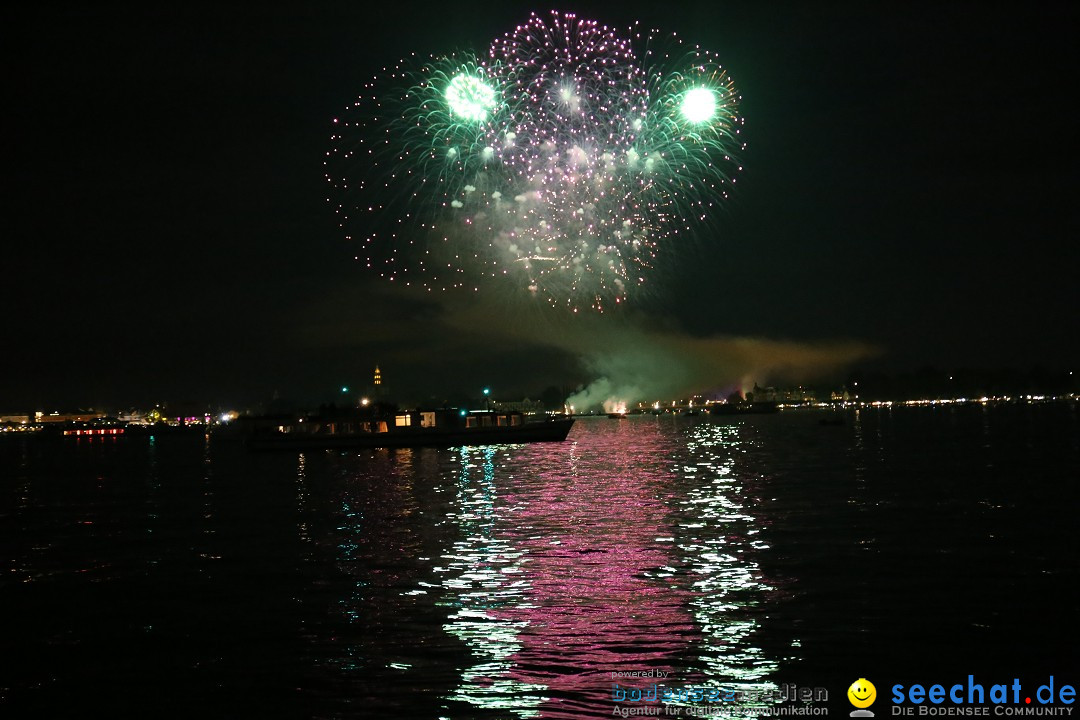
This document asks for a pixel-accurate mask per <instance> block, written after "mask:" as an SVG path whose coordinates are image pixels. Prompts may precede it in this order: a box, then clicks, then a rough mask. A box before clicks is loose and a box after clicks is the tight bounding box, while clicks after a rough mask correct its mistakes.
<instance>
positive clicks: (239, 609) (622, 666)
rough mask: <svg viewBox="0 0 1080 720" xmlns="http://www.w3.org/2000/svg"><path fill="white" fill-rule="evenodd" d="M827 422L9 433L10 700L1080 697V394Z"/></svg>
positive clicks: (445, 705) (609, 710) (180, 703)
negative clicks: (375, 435) (511, 438)
mask: <svg viewBox="0 0 1080 720" xmlns="http://www.w3.org/2000/svg"><path fill="white" fill-rule="evenodd" d="M823 417H827V416H826V415H824V414H821V413H819V412H813V411H785V412H782V413H780V414H778V415H772V416H748V417H741V418H731V419H722V418H710V417H704V418H693V417H675V416H657V417H654V416H641V417H631V418H629V419H626V420H610V419H607V418H596V419H582V420H579V421H578V422H577V423H576V424H575V426H574V429H573V430H572V431H571V434H570V437H569V438H568V440H567V441H566V442H564V443H551V444H548V443H544V444H533V445H516V446H509V445H508V446H491V447H477V448H451V449H414V450H408V449H405V450H366V451H359V452H356V451H354V452H341V451H333V452H330V451H317V452H303V453H285V454H256V453H249V452H248V451H247V450H246V449H245V448H244V447H242V446H241V445H240V444H238V443H236V442H235V441H232V440H227V439H224V438H219V437H209V438H207V437H203V436H197V437H190V436H189V437H176V436H159V437H156V438H150V439H146V438H144V439H135V438H129V439H115V440H106V441H102V440H89V441H88V440H85V439H84V440H78V441H72V442H62V441H59V440H54V441H45V440H22V439H6V438H5V439H3V441H2V442H0V478H2V487H0V521H2V527H3V531H2V532H3V536H4V540H3V548H4V550H3V553H2V557H3V559H4V562H5V565H4V567H3V575H2V577H0V598H2V599H0V602H2V606H0V610H2V612H3V617H4V620H5V622H4V625H5V630H4V633H3V640H2V644H3V650H4V651H3V657H4V665H5V666H6V667H5V669H4V670H3V672H2V674H0V712H3V713H5V716H11V715H12V714H17V715H20V716H23V715H30V714H34V715H37V714H42V715H50V716H54V715H76V714H85V713H87V712H90V711H94V712H93V714H105V713H112V714H117V715H136V714H138V715H147V716H158V715H195V716H210V717H251V716H260V715H261V716H275V717H277V716H282V717H371V718H433V719H434V718H448V719H449V718H453V719H465V718H518V717H522V718H525V717H543V718H584V717H612V716H613V711H618V710H619V709H620V708H637V709H640V708H644V707H645V704H644V703H643V702H638V703H636V704H635V703H633V702H626V701H623V699H622V698H620V697H619V695H618V693H619V692H620V691H622V692H624V693H633V692H634V691H635V690H636V691H637V692H639V693H644V694H645V695H646V696H647V695H648V693H649V692H650V691H653V692H655V688H654V686H657V685H659V686H662V687H661V691H662V690H663V687H667V688H668V689H669V690H670V689H672V688H675V689H676V690H678V689H680V688H681V689H683V690H685V689H686V688H713V689H716V688H723V689H725V692H726V691H738V692H740V693H743V695H741V696H740V697H742V698H743V700H745V699H746V698H751V700H749V701H745V702H742V703H741V704H739V705H737V706H736V705H733V704H732V703H728V704H727V706H726V708H728V709H732V713H733V714H732V715H728V716H734V717H757V716H759V715H761V714H764V713H765V712H768V711H769V709H770V708H775V707H778V706H781V705H784V706H787V705H786V704H785V703H782V702H781V700H778V699H776V698H775V697H772V699H770V697H771V696H770V693H774V692H775V691H777V690H778V689H781V688H784V687H790V684H792V683H795V684H797V685H798V686H800V687H805V688H823V689H826V690H827V692H828V694H829V700H828V701H827V702H818V703H817V704H816V705H815V706H816V707H820V708H826V709H829V710H831V714H832V715H833V716H836V717H846V716H847V713H848V711H850V710H852V707H851V705H850V704H848V702H847V700H846V696H845V692H846V690H847V687H848V685H849V684H850V683H852V682H853V681H854V680H856V679H857V678H868V679H871V680H873V682H874V683H875V684H876V685H877V688H878V693H879V696H878V697H879V699H878V701H877V705H875V707H874V709H875V710H877V711H878V712H877V714H878V717H882V716H885V715H888V714H889V707H888V705H887V703H888V695H889V688H890V687H891V686H892V685H893V684H895V683H902V684H905V685H909V684H911V683H923V684H925V685H927V686H929V685H931V684H934V683H943V684H945V685H946V687H947V686H948V685H949V684H951V683H953V682H961V681H966V680H967V677H968V675H970V674H974V675H975V676H976V677H977V678H978V679H979V680H981V681H983V682H985V684H986V685H987V689H989V686H990V684H992V683H996V682H1001V683H1009V682H1011V681H1012V679H1013V678H1018V679H1019V680H1020V681H1021V682H1022V683H1024V688H1025V690H1027V689H1028V688H1029V687H1030V689H1031V690H1032V691H1033V690H1034V688H1035V686H1037V685H1039V684H1041V683H1044V682H1045V681H1046V678H1048V677H1049V676H1050V675H1054V676H1055V678H1056V679H1057V682H1058V684H1059V685H1060V684H1061V683H1063V682H1071V683H1072V684H1073V685H1076V684H1080V682H1078V681H1080V662H1078V653H1077V640H1078V637H1080V633H1078V632H1077V629H1076V625H1077V623H1078V620H1080V612H1078V610H1080V593H1078V588H1080V582H1078V580H1080V563H1078V561H1077V550H1078V547H1080V544H1078V543H1077V539H1076V538H1077V521H1076V518H1077V511H1078V509H1080V503H1078V500H1080V490H1078V481H1080V413H1078V410H1077V406H1076V405H1075V404H1069V403H1048V404H1032V405H1028V404H1020V405H988V406H981V405H974V406H948V407H933V408H893V409H874V410H861V411H858V412H854V411H848V412H847V414H846V415H845V416H844V417H845V423H844V424H843V425H839V426H835V425H828V426H826V425H821V424H820V423H819V420H820V419H821V418H823ZM829 417H831V416H829ZM613 673H652V674H653V676H652V677H650V676H648V675H646V676H644V677H635V676H626V675H620V676H618V677H615V676H613ZM661 674H662V675H661ZM657 676H660V677H657ZM616 685H617V686H616ZM627 697H629V696H627ZM755 698H756V699H755ZM699 706H701V703H695V702H692V701H690V700H686V701H685V702H683V701H679V702H674V701H673V702H670V703H668V704H667V705H665V704H656V703H654V704H651V705H649V707H650V708H658V709H661V708H664V707H667V708H671V710H669V711H668V712H669V713H674V712H678V713H679V714H681V715H683V716H689V715H692V714H694V713H695V712H696V708H698V707H699ZM660 711H661V712H663V710H662V709H661V710H660Z"/></svg>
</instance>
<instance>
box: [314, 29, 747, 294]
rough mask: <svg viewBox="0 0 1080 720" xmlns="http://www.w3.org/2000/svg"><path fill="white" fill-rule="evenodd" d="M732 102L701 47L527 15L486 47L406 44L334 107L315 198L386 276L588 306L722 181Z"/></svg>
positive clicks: (637, 267) (642, 277) (735, 145)
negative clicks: (453, 50) (350, 101)
mask: <svg viewBox="0 0 1080 720" xmlns="http://www.w3.org/2000/svg"><path fill="white" fill-rule="evenodd" d="M661 47H663V48H667V49H666V50H659V49H657V48H661ZM738 100H739V97H738V95H737V93H736V91H735V89H734V86H733V84H732V82H731V80H730V79H729V78H728V76H727V74H726V72H725V71H724V69H723V68H722V67H721V66H720V64H719V63H718V62H717V61H716V59H715V57H714V56H713V55H712V54H711V53H709V52H708V51H705V50H702V49H700V48H693V49H687V48H685V47H684V46H683V44H682V43H681V41H679V40H677V39H675V38H667V39H658V36H657V35H656V34H655V33H645V34H643V33H641V32H640V31H638V30H637V29H631V30H629V31H627V32H622V33H620V32H618V31H616V30H613V29H611V28H608V27H606V26H602V25H599V24H598V23H597V22H595V21H592V20H585V19H579V18H578V17H576V16H575V15H573V14H561V13H558V12H552V13H551V14H550V15H549V16H547V17H541V16H539V15H535V14H534V15H532V16H531V17H530V18H529V20H528V21H527V22H526V23H525V24H523V25H521V26H519V27H517V28H516V29H515V30H514V31H512V32H509V33H507V34H506V35H504V36H503V37H501V38H498V39H496V40H495V41H494V42H493V43H492V44H491V46H490V48H489V49H488V51H487V54H486V55H485V56H477V55H471V54H455V55H449V56H445V57H431V58H428V59H426V60H419V59H417V58H415V57H413V58H410V59H409V60H407V61H403V62H402V63H401V64H399V65H398V66H397V67H395V68H392V69H386V70H385V71H384V72H383V73H382V74H380V75H379V76H377V77H376V78H375V79H374V80H373V81H372V82H370V83H368V84H367V85H366V86H365V88H364V93H363V94H362V95H361V97H360V98H359V99H358V100H357V101H356V102H355V103H354V105H353V106H352V107H351V108H349V111H348V113H347V114H346V115H345V116H343V117H342V118H339V119H336V120H335V132H334V134H333V136H332V145H331V149H330V150H329V152H328V153H327V158H326V168H327V181H328V183H329V184H330V186H331V188H332V190H333V197H332V198H331V203H332V204H333V206H334V209H335V212H336V213H337V214H338V216H339V221H340V224H341V226H342V228H343V229H345V232H346V237H347V238H348V239H350V240H352V241H354V242H357V243H358V244H359V247H360V251H359V253H358V255H357V259H358V260H363V261H365V262H366V264H367V265H368V266H369V267H370V268H372V269H373V270H375V271H376V272H378V273H379V274H380V275H382V276H383V277H386V278H388V279H391V280H394V281H398V282H403V283H405V284H407V285H410V286H412V285H416V286H420V287H423V288H425V289H427V290H429V291H434V290H448V289H452V288H472V289H476V288H477V287H478V284H479V283H480V282H483V281H486V279H487V278H508V279H510V280H512V281H513V282H515V283H517V284H518V285H520V286H521V287H524V288H527V290H528V291H529V292H530V293H532V294H534V295H537V296H539V297H543V298H544V299H545V300H547V301H548V302H549V303H551V304H552V305H555V306H562V307H567V308H569V309H572V310H574V311H577V310H578V309H579V308H585V307H589V308H593V309H596V310H601V311H602V310H603V309H604V308H605V307H608V306H610V305H611V304H616V303H621V302H623V301H625V300H626V299H627V298H628V297H630V296H631V295H633V294H635V293H640V292H641V290H642V288H643V286H644V285H645V283H646V281H647V277H648V276H649V274H650V272H651V271H652V270H653V268H654V266H655V263H656V259H657V257H658V256H659V255H660V254H661V253H667V252H674V251H677V250H678V249H679V248H678V245H679V244H680V241H681V240H682V239H683V238H685V237H689V236H690V235H691V233H692V231H693V230H694V228H695V227H696V226H699V225H700V224H702V223H705V222H707V221H708V219H709V216H710V210H711V208H713V207H714V206H715V204H716V203H717V202H718V201H720V200H722V199H723V198H724V197H726V195H727V191H728V188H729V187H730V185H731V183H733V182H734V173H735V172H736V171H737V170H738V163H737V160H736V159H735V155H736V153H737V151H739V150H741V149H742V144H741V141H740V139H739V130H740V128H741V126H742V118H741V117H740V116H739V115H738Z"/></svg>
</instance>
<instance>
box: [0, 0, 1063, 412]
mask: <svg viewBox="0 0 1080 720" xmlns="http://www.w3.org/2000/svg"><path fill="white" fill-rule="evenodd" d="M364 8H365V4H364V3H359V2H356V3H348V4H337V3H328V4H306V3H305V4H302V3H296V4H295V5H294V6H285V5H281V4H269V5H261V6H257V7H254V6H253V7H250V8H247V9H243V10H240V9H229V10H223V9H221V8H219V7H216V6H212V5H207V6H202V5H198V4H194V5H192V4H184V5H182V6H176V7H168V8H164V9H158V8H154V7H150V6H139V7H125V6H123V5H115V4H108V5H106V6H103V7H91V8H83V9H75V8H72V7H70V6H66V5H55V4H49V3H40V4H33V5H31V4H29V3H28V4H25V5H24V6H23V7H21V8H19V9H17V10H16V11H15V13H14V15H13V16H9V17H8V18H7V19H6V21H5V23H4V24H5V30H4V46H5V53H6V55H7V58H6V63H5V66H6V67H7V73H6V74H7V83H6V84H7V86H8V91H7V93H6V97H7V99H6V102H5V107H6V116H7V121H6V123H5V126H6V127H7V128H8V130H7V132H6V133H5V137H6V140H7V145H8V147H7V151H6V153H5V156H6V158H7V161H6V167H7V173H6V175H7V180H6V187H7V190H6V192H5V196H6V199H7V210H6V213H5V215H6V217H7V218H8V219H9V220H8V222H7V223H6V228H7V230H6V232H5V233H4V238H5V239H4V263H3V264H4V268H5V272H4V282H3V290H4V292H3V297H4V318H5V325H6V327H5V332H4V334H3V337H4V343H3V352H2V353H0V356H2V360H0V363H2V375H0V378H2V379H0V413H3V412H14V411H19V410H21V411H27V410H29V411H32V410H35V409H46V410H49V409H57V408H59V409H69V408H75V407H83V406H89V405H95V404H97V405H101V404H105V405H111V406H113V407H116V406H126V405H140V404H147V403H154V402H166V401H198V402H211V403H214V404H218V405H222V406H229V405H233V404H244V403H258V402H260V401H263V400H266V399H268V398H270V397H272V396H273V395H274V394H275V393H276V394H278V395H279V396H286V397H295V398H298V399H303V400H322V399H325V398H327V397H332V396H333V394H334V392H335V390H336V389H339V388H340V387H341V386H342V385H343V384H354V385H355V384H363V383H365V382H367V380H368V377H369V375H370V372H371V369H372V368H373V366H374V365H375V364H376V363H378V364H379V365H380V366H382V368H383V372H384V375H385V376H386V378H387V380H388V382H389V383H390V385H391V387H393V388H394V389H395V390H396V391H397V392H398V393H399V394H400V395H401V396H402V397H405V398H415V399H423V398H431V397H437V396H439V394H440V393H442V394H444V395H448V394H453V393H462V392H469V391H470V390H471V389H474V388H476V387H480V386H483V385H492V386H493V387H495V388H496V389H497V391H498V392H497V394H501V395H503V396H515V395H516V396H518V397H520V396H522V395H526V394H531V395H533V396H534V397H535V396H536V394H537V393H539V392H540V391H541V390H543V389H544V388H545V387H546V386H548V385H552V384H554V385H558V386H560V387H570V388H572V387H573V386H574V385H576V384H578V383H589V382H591V381H593V380H596V379H597V377H598V376H599V375H600V374H602V373H606V374H612V373H618V372H619V370H618V368H617V367H615V368H613V367H609V366H607V365H606V364H605V359H604V357H603V354H602V351H601V349H600V347H599V346H600V345H603V344H604V343H610V344H611V346H612V347H614V348H615V350H613V352H618V353H623V354H624V356H625V355H626V354H627V353H632V352H634V351H636V350H642V351H643V352H645V351H647V350H648V348H650V347H654V346H657V345H665V346H670V345H676V344H677V345H679V346H680V347H681V348H682V349H683V350H685V354H687V355H692V354H694V353H702V354H709V355H710V357H709V359H708V361H706V362H702V363H699V364H698V365H696V366H695V369H694V370H693V371H690V370H688V371H687V372H686V373H685V374H684V375H685V377H684V378H683V381H680V382H682V383H683V384H682V385H679V383H674V384H670V387H669V386H665V385H663V384H662V383H661V384H660V386H658V389H664V390H668V389H672V390H682V389H685V390H703V391H705V390H709V389H713V388H720V387H724V386H725V385H730V383H732V382H738V380H739V379H740V378H742V379H745V378H746V377H749V376H750V375H752V374H753V367H751V366H757V365H760V366H761V367H763V368H764V367H774V366H776V365H778V364H782V363H777V362H774V361H773V360H771V359H770V357H769V354H770V353H772V352H775V353H779V354H784V353H789V352H790V353H792V355H793V356H798V357H802V358H805V357H806V353H808V352H811V351H815V352H816V351H820V352H822V353H826V354H827V353H829V352H832V351H833V350H835V349H837V348H839V350H836V356H837V358H839V359H838V360H837V361H836V362H835V363H832V364H831V365H830V367H831V369H832V371H834V372H835V373H836V374H837V377H843V375H844V373H845V372H846V371H847V369H849V368H850V367H853V366H856V365H859V366H873V367H876V368H884V369H888V370H896V371H899V370H910V369H914V368H917V367H919V366H922V365H930V364H932V365H936V366H939V367H962V366H972V367H986V368H1001V367H1018V368H1027V367H1031V366H1034V365H1042V366H1045V367H1048V368H1056V369H1065V370H1068V369H1071V368H1072V367H1074V366H1075V365H1078V364H1080V362H1078V361H1080V340H1078V337H1080V333H1077V331H1076V320H1075V316H1076V312H1077V307H1078V302H1077V301H1078V292H1077V289H1076V286H1077V268H1078V267H1080V251H1078V249H1077V239H1078V222H1077V221H1078V210H1077V208H1078V207H1080V203H1078V201H1077V197H1076V192H1077V188H1078V183H1077V181H1076V175H1077V160H1078V152H1077V141H1076V133H1077V127H1078V123H1077V116H1076V112H1075V110H1074V106H1075V104H1076V100H1075V94H1076V92H1077V87H1078V80H1080V78H1078V72H1077V71H1078V68H1080V63H1078V61H1077V44H1076V37H1077V36H1078V30H1080V23H1078V22H1077V20H1078V15H1080V8H1078V6H1077V4H1076V3H1035V2H1025V3H1016V4H1013V5H1003V4H993V6H992V7H984V5H983V4H980V3H959V4H958V3H942V4H919V3H909V2H905V3H867V2H858V3H794V2H793V3H764V2H748V3H723V2H702V3H674V4H667V3H650V4H641V3H622V4H618V5H614V4H612V5H611V6H610V7H608V6H606V5H603V4H597V3H593V4H588V3H586V4H579V5H577V6H574V7H571V6H566V5H564V6H561V7H559V9H561V10H565V11H576V12H577V13H578V14H579V15H581V16H584V17H592V18H595V19H597V20H599V21H600V22H602V23H605V24H608V25H612V26H620V27H621V26H626V25H629V24H630V23H631V22H633V21H634V20H640V21H641V22H642V24H644V25H646V26H654V27H657V28H660V29H662V30H665V31H671V32H677V33H678V34H679V35H680V36H681V37H683V38H685V39H686V40H688V41H692V42H696V43H700V44H701V45H703V46H705V47H708V48H710V49H712V50H714V51H715V52H716V53H717V54H718V55H719V57H720V58H721V60H722V61H723V62H724V63H725V65H726V66H727V68H728V69H729V71H730V73H731V75H732V76H733V77H734V79H735V82H736V83H737V86H738V87H739V89H740V91H741V93H742V97H743V103H742V106H741V107H742V114H743V115H744V116H745V118H746V130H745V133H744V137H745V140H746V141H747V143H748V148H747V151H746V153H745V156H744V158H743V159H744V167H745V170H744V172H743V173H742V175H741V176H740V179H739V183H738V190H737V192H736V193H735V194H734V196H733V197H732V199H731V200H730V202H728V203H727V205H726V206H725V207H724V208H723V209H722V211H721V212H720V213H719V214H718V215H717V217H716V218H715V222H714V224H713V227H714V228H715V229H714V230H713V231H710V232H709V233H706V235H705V236H704V237H702V238H700V243H699V246H698V247H695V248H692V249H688V250H685V251H680V252H679V253H678V254H677V255H676V256H675V257H673V258H671V260H672V262H671V263H670V265H671V268H672V269H671V270H670V271H669V272H668V273H666V276H665V277H664V278H663V279H661V280H658V281H657V282H658V284H659V285H660V288H659V292H657V293H656V294H655V296H654V297H652V298H650V299H649V300H648V301H647V302H642V303H639V304H638V305H636V306H634V307H632V308H630V309H627V310H624V311H622V312H621V313H615V314H614V316H612V315H610V314H609V315H605V316H604V317H603V318H601V319H598V318H595V317H589V318H584V319H582V318H567V317H565V316H562V315H564V314H562V315H561V314H560V313H559V312H558V311H554V310H550V309H545V308H539V309H537V308H530V307H528V303H525V302H518V303H504V302H502V298H501V297H491V296H488V297H486V298H485V297H483V293H481V297H479V298H477V297H470V296H462V295H456V294H453V293H445V294H441V295H437V296H431V295H424V294H421V295H416V294H410V293H403V292H400V291H399V290H397V289H396V288H394V287H392V286H390V285H389V284H388V283H385V282H384V281H381V280H379V279H378V278H377V277H373V276H372V275H371V274H370V273H369V272H367V271H366V270H365V269H364V268H363V267H362V266H361V265H360V264H359V263H356V262H354V261H353V259H352V258H353V256H354V255H355V254H356V253H355V250H356V248H355V247H352V246H350V245H349V244H348V243H347V242H346V241H345V240H344V239H343V238H342V236H341V233H340V232H339V230H338V228H337V227H336V225H335V222H334V218H333V216H332V213H331V212H330V209H329V207H328V205H327V202H326V187H325V185H326V183H325V180H324V177H323V166H322V161H323V155H324V153H325V151H326V150H327V149H328V147H329V135H330V132H331V120H332V119H333V118H334V117H335V116H336V115H338V114H339V113H340V112H341V111H342V110H343V109H344V108H345V106H346V105H348V104H349V103H351V102H352V100H353V99H354V98H355V96H356V95H357V94H358V93H359V92H360V90H361V84H362V83H363V82H365V81H367V80H368V79H370V78H371V77H372V76H373V75H375V74H377V73H378V72H379V70H380V69H381V68H382V67H384V66H390V65H393V64H395V63H396V61H397V60H398V59H399V58H400V57H402V56H403V55H405V54H407V53H410V52H416V53H418V54H429V53H442V52H448V51H452V50H455V49H459V48H472V49H476V50H483V49H484V48H486V46H487V44H488V43H489V42H490V41H491V40H492V39H493V38H494V37H496V36H497V35H501V34H502V33H504V32H507V31H509V30H512V29H513V28H514V26H515V25H516V24H518V23H521V22H524V21H525V20H526V19H527V18H528V14H529V11H530V10H537V11H547V10H548V9H551V8H549V7H547V6H527V5H521V4H519V3H497V2H492V3H461V2H459V3H455V4H452V5H439V6H438V9H434V8H433V7H431V6H421V5H415V4H409V3H399V4H390V3H387V4H385V6H384V7H383V8H381V9H380V10H379V12H378V13H377V14H373V13H371V12H366V11H365V9H364ZM582 338H592V339H593V342H594V343H595V346H593V347H589V346H588V342H585V341H583V340H582ZM620 341H622V345H621V346H620ZM740 343H742V344H740ZM746 343H752V344H754V343H756V344H755V345H754V347H755V348H756V349H755V350H754V351H753V352H752V353H750V355H749V356H743V357H742V358H741V359H740V360H738V361H734V360H731V361H730V362H728V359H725V358H722V357H720V356H722V355H724V354H725V353H729V352H734V351H733V350H732V348H733V347H735V346H738V347H739V348H743V349H744V350H745V347H746ZM852 348H855V350H852V351H851V352H848V350H850V349H852ZM748 358H749V359H748ZM799 362H800V361H799V360H793V361H792V366H793V367H794V366H797V365H799ZM626 364H633V361H632V360H627V361H626ZM667 364H669V363H666V362H665V360H664V358H662V357H660V358H657V357H651V358H650V359H649V360H648V361H647V362H645V363H644V364H643V365H642V366H641V367H644V368H645V370H644V371H642V372H646V373H659V374H662V373H664V372H666V371H667V370H665V366H666V365H667ZM811 364H813V363H811ZM616 365H617V363H616ZM748 367H750V370H749V371H748V370H747V368H748ZM815 367H816V370H815V371H822V368H821V367H820V366H815ZM724 368H729V369H730V372H727V373H725V370H724ZM639 369H640V368H639ZM761 372H762V374H761V379H762V380H763V381H765V380H769V379H771V378H769V377H767V375H768V372H767V371H766V370H762V371H761ZM708 373H713V374H714V375H715V378H714V379H713V378H710V377H703V374H704V375H707V374H708ZM748 373H749V374H748ZM639 374H640V373H639ZM797 376H798V372H797V368H795V371H793V374H792V375H791V377H792V378H797ZM691 378H692V379H691ZM639 379H640V378H639ZM647 391H648V389H647V388H642V392H647ZM640 399H644V398H640Z"/></svg>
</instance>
